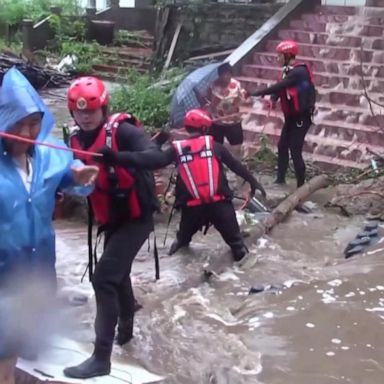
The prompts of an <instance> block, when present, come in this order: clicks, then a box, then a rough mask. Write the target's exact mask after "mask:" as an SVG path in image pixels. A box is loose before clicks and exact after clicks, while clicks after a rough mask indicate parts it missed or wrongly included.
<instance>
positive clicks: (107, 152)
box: [93, 145, 117, 165]
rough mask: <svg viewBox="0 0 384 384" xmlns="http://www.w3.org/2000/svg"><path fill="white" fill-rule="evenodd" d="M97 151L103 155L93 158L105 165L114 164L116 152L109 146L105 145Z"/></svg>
mask: <svg viewBox="0 0 384 384" xmlns="http://www.w3.org/2000/svg"><path fill="white" fill-rule="evenodd" d="M96 152H97V153H100V154H101V155H103V156H94V158H93V160H95V161H97V162H98V163H101V164H105V165H115V164H116V163H117V153H116V152H115V151H113V150H112V149H111V148H109V147H108V146H107V145H105V146H104V147H101V148H99V149H98V150H97V151H96Z"/></svg>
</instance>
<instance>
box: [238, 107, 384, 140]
mask: <svg viewBox="0 0 384 384" xmlns="http://www.w3.org/2000/svg"><path fill="white" fill-rule="evenodd" d="M241 111H242V112H244V113H247V114H249V115H252V116H254V117H256V118H257V120H258V122H259V124H260V125H265V124H267V123H268V122H270V121H271V122H273V123H276V124H277V123H278V122H279V124H282V123H283V120H284V116H283V113H282V112H281V111H280V110H275V111H272V112H269V111H268V110H267V109H262V108H252V107H242V108H241ZM314 124H315V125H316V126H319V127H322V128H326V129H327V130H328V131H329V134H330V135H334V134H336V133H338V132H339V131H340V130H341V131H345V132H346V135H350V136H351V137H352V136H353V135H355V134H359V133H362V134H363V135H365V133H368V134H373V135H374V134H378V135H380V136H379V138H380V140H381V141H383V144H384V135H383V134H382V131H381V130H380V128H379V127H377V126H374V125H367V124H364V125H363V124H354V123H348V122H346V121H342V120H335V121H331V120H325V119H322V120H321V119H320V118H319V116H315V118H314ZM375 141H376V142H377V140H375Z"/></svg>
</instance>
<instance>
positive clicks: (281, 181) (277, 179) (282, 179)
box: [274, 176, 285, 185]
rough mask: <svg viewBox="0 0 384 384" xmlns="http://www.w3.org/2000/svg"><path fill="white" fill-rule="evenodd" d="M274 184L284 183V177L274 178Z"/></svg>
mask: <svg viewBox="0 0 384 384" xmlns="http://www.w3.org/2000/svg"><path fill="white" fill-rule="evenodd" d="M274 184H281V185H283V184H285V178H284V177H279V176H278V177H277V178H276V180H275V181H274Z"/></svg>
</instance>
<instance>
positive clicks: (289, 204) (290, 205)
mask: <svg viewBox="0 0 384 384" xmlns="http://www.w3.org/2000/svg"><path fill="white" fill-rule="evenodd" d="M329 183H330V179H329V177H328V176H327V175H318V176H315V177H313V178H312V179H311V180H309V181H308V182H307V183H305V184H304V185H303V186H301V187H300V188H298V189H297V190H296V191H295V192H293V193H292V194H291V195H289V196H288V197H287V198H286V199H284V200H283V201H282V202H281V203H280V204H279V205H278V206H277V207H276V208H275V209H274V210H273V211H272V212H271V213H270V214H269V215H268V216H266V217H265V218H264V219H263V220H261V221H260V222H259V223H257V224H255V225H254V226H253V227H252V229H251V231H250V232H249V240H250V241H251V242H252V243H254V242H256V240H257V239H259V238H260V237H262V236H263V235H265V234H266V233H269V232H270V231H271V230H272V229H273V227H275V226H276V225H277V224H279V223H281V222H282V221H283V220H284V219H285V218H286V217H287V216H288V215H289V214H290V213H291V212H292V211H293V210H294V209H295V208H296V207H297V206H298V205H299V204H301V203H303V202H304V201H305V200H306V199H308V197H309V196H310V195H311V194H312V193H314V192H316V191H317V190H319V189H321V188H325V187H327V186H328V185H329ZM214 264H216V267H215V265H214ZM223 264H224V263H223V262H222V259H220V260H216V262H214V263H212V265H209V266H205V267H204V275H205V276H206V277H210V276H212V275H217V274H219V273H220V272H219V271H223V270H224V269H225V267H226V265H223Z"/></svg>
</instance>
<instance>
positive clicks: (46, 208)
mask: <svg viewBox="0 0 384 384" xmlns="http://www.w3.org/2000/svg"><path fill="white" fill-rule="evenodd" d="M0 121H1V127H0V131H1V132H2V133H6V134H12V135H16V136H19V137H20V138H24V139H30V140H36V139H37V140H39V141H41V142H45V143H51V144H60V145H63V146H64V143H61V142H59V140H56V139H53V138H52V137H50V136H49V134H50V132H51V130H52V128H53V126H54V119H53V116H52V115H51V113H50V112H49V110H48V109H47V107H46V106H45V104H44V103H43V101H42V99H41V98H40V96H39V95H38V94H37V92H36V91H35V90H34V89H33V87H32V85H31V84H30V83H29V82H28V80H27V79H26V78H25V77H24V76H23V75H22V74H21V73H20V72H19V71H18V70H17V69H16V68H11V69H10V70H8V71H7V72H6V73H5V75H4V77H3V81H2V85H1V88H0ZM97 172H98V169H97V168H96V167H92V166H91V167H85V166H84V165H83V164H82V163H81V162H80V161H78V160H76V161H75V160H74V159H73V155H72V153H71V152H69V151H62V150H57V149H52V148H48V147H46V146H40V145H33V144H29V143H25V142H21V141H17V140H14V139H10V138H1V139H0V185H1V188H0V206H1V209H0V234H1V241H0V383H1V384H14V383H15V377H14V370H15V365H16V361H17V358H18V357H20V356H22V357H24V358H25V357H29V358H35V357H37V354H38V352H39V346H40V345H42V344H43V343H44V341H48V340H45V337H46V336H47V334H48V330H47V328H48V327H49V324H47V321H46V320H47V316H48V313H50V312H51V311H52V310H53V308H52V307H49V304H53V303H54V296H55V290H56V271H55V258H56V256H55V235H54V228H53V225H52V216H53V211H54V207H55V196H56V191H62V192H66V193H72V194H78V195H87V194H89V193H90V192H91V191H92V187H91V184H92V183H93V181H94V180H95V178H96V176H97ZM85 185H89V186H87V187H85ZM37 285H39V288H38V287H37ZM37 288H38V289H37ZM42 324H44V330H42V332H39V330H41V329H40V328H41V325H42Z"/></svg>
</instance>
